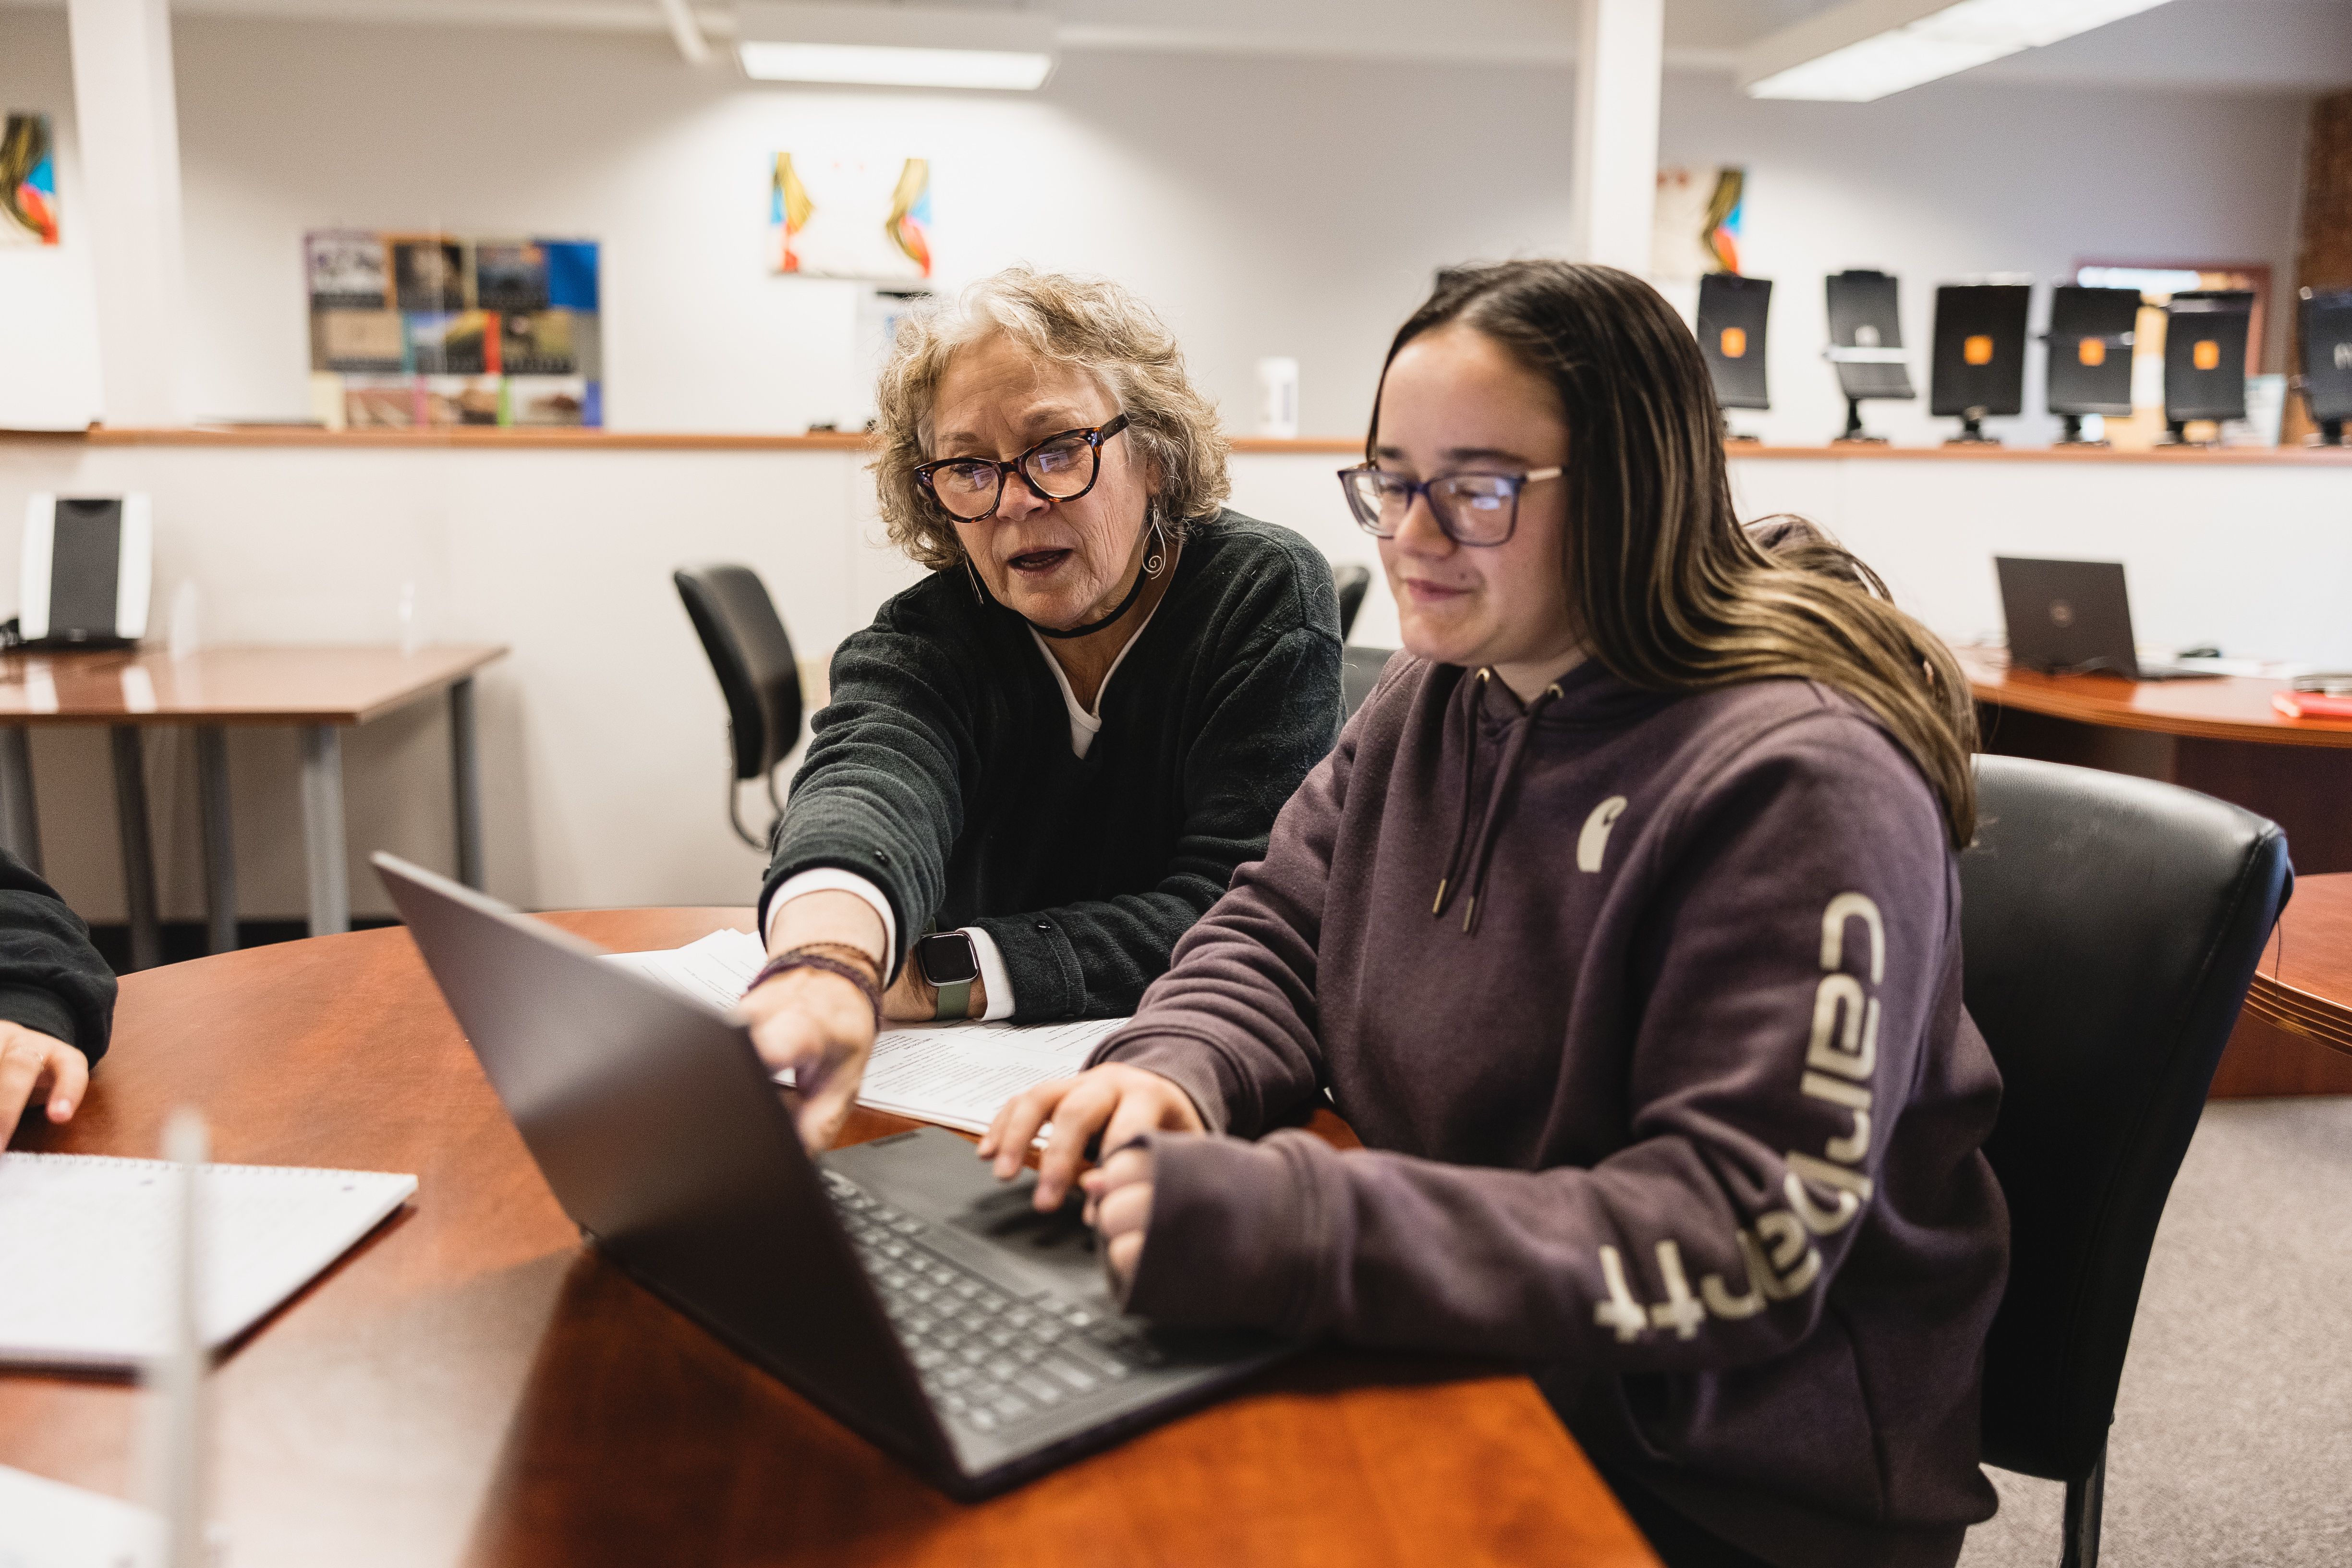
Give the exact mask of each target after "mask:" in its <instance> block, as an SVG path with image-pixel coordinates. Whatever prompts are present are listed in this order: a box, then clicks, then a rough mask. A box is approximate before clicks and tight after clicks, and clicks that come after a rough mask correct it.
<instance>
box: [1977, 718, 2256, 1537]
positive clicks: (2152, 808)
mask: <svg viewBox="0 0 2352 1568" xmlns="http://www.w3.org/2000/svg"><path fill="white" fill-rule="evenodd" d="M1977 788H1978V814H1979V816H1978V821H1979V826H1978V829H1977V842H1976V843H1975V844H1974V845H1973V846H1972V847H1970V848H1969V850H1968V852H1967V853H1965V854H1964V855H1962V856H1961V857H1960V883H1961V890H1962V899H1963V902H1962V909H1961V927H1962V932H1963V942H1964V949H1963V951H1964V952H1965V955H1966V956H1965V960H1964V963H1965V973H1964V984H1965V989H1966V994H1967V999H1968V1006H1969V1015H1970V1016H1973V1017H1974V1018H1975V1020H1976V1023H1977V1026H1978V1027H1979V1029H1981V1030H1983V1031H1984V1037H1985V1039H1986V1041H1987V1042H1988V1043H1989V1044H1990V1046H1991V1047H1992V1054H1993V1057H1994V1058H1995V1059H1996V1060H1997V1061H1998V1062H1999V1063H2000V1072H2001V1079H2002V1083H2003V1089H2002V1095H2001V1108H2000V1121H1999V1123H1998V1124H1997V1125H1996V1126H1995V1127H1994V1129H1993V1133H1992V1137H1991V1139H1990V1142H1987V1143H1986V1145H1985V1154H1986V1157H1987V1158H1988V1159H1989V1160H1990V1161H1991V1163H1992V1167H1993V1170H1994V1172H1995V1173H1996V1174H1998V1175H1999V1177H2000V1184H2001V1188H2002V1191H2003V1192H2004V1193H2005V1194H2007V1196H2008V1199H2009V1208H2010V1226H2011V1230H2010V1237H2011V1257H2010V1272H2009V1288H2008V1290H2007V1293H2006V1294H2005V1295H2004V1296H2003V1297H2002V1299H2001V1304H2000V1311H1999V1313H1998V1314H1997V1315H1996V1316H1995V1318H1994V1320H1993V1325H1992V1331H1991V1337H1990V1340H1989V1341H1988V1342H1987V1344H1986V1346H1985V1380H1984V1457H1985V1459H1986V1461H1987V1462H1988V1463H1990V1464H1994V1465H1998V1466H2000V1468H2003V1469H2008V1470H2016V1471H2020V1472H2021V1473H2023V1474H2025V1475H2029V1476H2041V1477H2043V1478H2045V1479H2051V1480H2060V1481H2064V1482H2065V1483H2066V1541H2065V1545H2064V1549H2063V1558H2062V1568H2095V1563H2097V1561H2098V1552H2099V1508H2100V1493H2101V1489H2102V1486H2103V1484H2104V1482H2105V1475H2106V1455H2107V1428H2108V1427H2109V1426H2111V1425H2112V1424H2113V1422H2114V1420H2115V1411H2116V1384H2117V1383H2118V1382H2120V1381H2121V1379H2122V1377H2123V1367H2124V1352H2125V1351H2126V1348H2127V1347H2128V1346H2129V1344H2130V1342H2131V1329H2132V1318H2133V1315H2134V1314H2135V1313H2136V1312H2137V1310H2138V1307H2139V1291H2140V1283H2141V1280H2142V1279H2143V1277H2144V1276H2145V1275H2146V1273H2147V1255H2148V1248H2149V1247H2150V1245H2151V1244H2152V1243H2153V1242H2154V1241H2155V1239H2156V1226H2157V1221H2158V1218H2160V1217H2161V1216H2162V1215H2163V1213H2164V1203H2165V1198H2166V1196H2167V1195H2168V1194H2169V1193H2170V1192H2171V1190H2172V1179H2173V1176H2174V1174H2175V1173H2177V1172H2178V1171H2179V1168H2180V1160H2181V1156H2182V1155H2183V1154H2184V1153H2185V1152H2187V1151H2188V1148H2189V1135H2190V1134H2191V1133H2193V1132H2194V1131H2196V1130H2197V1119H2198V1117H2199V1115H2200V1113H2201V1112H2202V1111H2203V1110H2204V1106H2205V1091H2206V1089H2207V1088H2208V1086H2209V1085H2210V1083H2211V1081H2212V1078H2213V1068H2214V1067H2215V1065H2216V1064H2217V1063H2218V1062H2219V1061H2220V1060H2221V1049H2222V1047H2223V1046H2224V1045H2225V1044H2227V1043H2228V1040H2229V1037H2230V1030H2231V1026H2232V1025H2233V1024H2234V1023H2235V1022H2236V1021H2237V1016H2238V1007H2239V1005H2240V1004H2241V1003H2242V1002H2243V1001H2244V999H2245V994H2246V987H2247V985H2248V984H2249V983H2251V982H2252V978H2253V973H2254V967H2255V965H2256V964H2257V963H2259V962H2260V961H2261V958H2262V952H2263V944H2264V943H2265V942H2267V941H2268V940H2269V937H2270V932H2271V928H2272V927H2273V925H2274V924H2275V923H2276V922H2277V920H2278V915H2279V911H2280V910H2281V909H2283V908H2284V907H2285V904H2286V900H2287V895H2288V893H2289V891H2290V890H2291V889H2292V888H2293V886H2294V872H2293V870H2292V869H2291V868H2289V866H2288V863H2287V846H2286V839H2285V837H2284V835H2283V834H2282V833H2281V832H2280V831H2279V829H2278V826H2277V825H2276V824H2275V823H2272V822H2269V821H2267V820H2265V819H2264V818H2263V817H2259V816H2254V815H2253V814H2252V812H2248V811H2242V810H2240V809H2239V808H2238V807H2236V806H2234V805H2226V804H2225V803H2223V802H2221V801H2218V800H2214V799H2211V798H2210V797H2209V796H2206V795H2196V794H2193V793H2191V792H2190V791H2188V790H2185V789H2179V788H2177V787H2175V786H2173V785H2171V784H2157V783H2154V782H2151V781H2149V780H2147V779H2138V778H2129V777H2126V776H2124V775H2122V774H2119V773H2097V772H2094V771H2092V770H2090V769H2087V768H2070V767H2061V766H2058V765H2057V764H2055V763H2035V762H2027V761H2025V760H2023V759H2021V758H2017V757H1993V756H1987V757H1979V758H1978V759H1977Z"/></svg>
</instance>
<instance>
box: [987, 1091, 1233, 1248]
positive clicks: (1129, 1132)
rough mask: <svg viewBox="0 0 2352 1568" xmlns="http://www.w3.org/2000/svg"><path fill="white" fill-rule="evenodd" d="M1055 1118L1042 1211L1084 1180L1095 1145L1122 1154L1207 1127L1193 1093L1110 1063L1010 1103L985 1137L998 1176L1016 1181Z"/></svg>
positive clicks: (1044, 1162) (1041, 1178)
mask: <svg viewBox="0 0 2352 1568" xmlns="http://www.w3.org/2000/svg"><path fill="white" fill-rule="evenodd" d="M1047 1122H1051V1123H1053V1133H1052V1135H1051V1136H1050V1137H1048V1138H1047V1139H1046V1141H1045V1154H1044V1156H1043V1157H1042V1158H1041V1159H1040V1160H1039V1161H1038V1162H1037V1190H1036V1195H1035V1198H1034V1202H1035V1203H1036V1205H1037V1208H1038V1210H1039V1211H1040V1212H1041V1213H1049V1212H1051V1211H1052V1210H1054V1209H1056V1208H1059V1207H1060V1206H1061V1205H1062V1199H1063V1198H1064V1197H1065V1196H1066V1195H1067V1194H1068V1193H1069V1190H1070V1187H1071V1185H1072V1184H1074V1183H1075V1182H1076V1180H1077V1174H1078V1166H1079V1165H1080V1164H1081V1163H1083V1162H1084V1161H1085V1159H1086V1152H1087V1145H1088V1144H1089V1143H1092V1142H1095V1140H1096V1139H1097V1136H1099V1137H1100V1139H1101V1145H1100V1146H1101V1147H1102V1149H1104V1150H1105V1151H1107V1152H1117V1151H1118V1150H1119V1149H1122V1148H1124V1147H1126V1146H1127V1145H1128V1144H1129V1143H1131V1142H1134V1141H1135V1140H1136V1139H1138V1138H1140V1137H1141V1136H1143V1134H1145V1133H1147V1132H1202V1131H1207V1129H1206V1127H1204V1126H1203V1125H1202V1121H1201V1113H1200V1111H1199V1110H1196V1109H1195V1108H1194V1107H1193V1104H1192V1096H1191V1095H1188V1094H1186V1093H1185V1092H1184V1091H1183V1090H1182V1089H1180V1088H1178V1087H1177V1086H1176V1084H1175V1082H1174V1081H1173V1080H1172V1079H1164V1078H1161V1077H1160V1075H1159V1074H1158V1073H1156V1072H1147V1071H1145V1070H1144V1069H1143V1068H1132V1067H1128V1066H1125V1065H1123V1064H1122V1063H1118V1062H1105V1063H1104V1064H1103V1065H1102V1066H1100V1067H1098V1068H1087V1070H1086V1071H1085V1072H1082V1073H1080V1074H1078V1075H1077V1077H1076V1078H1062V1079H1054V1080H1053V1081H1052V1082H1050V1083H1041V1084H1039V1085H1038V1086H1037V1087H1036V1088H1035V1089H1030V1090H1028V1091H1027V1092H1026V1093H1024V1094H1018V1095H1015V1096H1013V1098H1012V1099H1011V1100H1006V1101H1005V1102H1004V1107H1003V1110H999V1111H998V1112H997V1113H996V1120H995V1121H992V1122H991V1123H989V1127H988V1132H987V1134H986V1135H985V1136H984V1137H982V1139H981V1141H980V1157H981V1158H982V1159H983V1160H991V1159H992V1160H994V1161H995V1162H996V1179H997V1180H998V1181H1001V1182H1002V1181H1010V1180H1012V1179H1013V1176H1014V1175H1015V1174H1017V1173H1019V1171H1020V1169H1021V1161H1022V1157H1023V1156H1024V1154H1026V1153H1027V1152H1028V1150H1029V1143H1030V1141H1031V1140H1032V1139H1034V1138H1035V1137H1036V1136H1037V1131H1038V1129H1039V1128H1041V1127H1044V1126H1045V1124H1046V1123H1047Z"/></svg>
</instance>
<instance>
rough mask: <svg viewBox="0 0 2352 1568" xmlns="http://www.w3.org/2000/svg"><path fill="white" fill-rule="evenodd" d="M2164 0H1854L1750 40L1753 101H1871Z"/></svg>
mask: <svg viewBox="0 0 2352 1568" xmlns="http://www.w3.org/2000/svg"><path fill="white" fill-rule="evenodd" d="M2163 3H2164V0H1957V3H1955V0H1851V3H1850V4H1848V5H1841V6H1838V7H1837V8H1836V9H1834V10H1832V11H1827V12H1824V13H1822V15H1820V16H1813V17H1811V18H1808V19H1807V20H1805V21H1803V22H1801V23H1799V24H1797V25H1796V26H1793V27H1788V28H1784V29H1783V30H1781V31H1780V32H1778V33H1775V34H1773V35H1772V36H1771V37H1767V38H1763V39H1759V41H1758V42H1756V43H1754V44H1752V45H1750V46H1749V47H1748V48H1747V49H1746V50H1745V51H1743V52H1742V54H1741V57H1740V67H1739V85H1740V87H1741V89H1743V90H1745V91H1746V92H1747V94H1748V96H1749V97H1750V98H1798V99H1815V100H1833V101H1839V102H1846V103H1867V102H1870V101H1871V100H1874V99H1880V98H1885V97H1886V96H1887V95H1888V94H1889V93H1895V92H1901V91H1902V90H1903V89H1906V88H1912V87H1917V86H1918V85H1919V84H1920V83H1922V82H1928V81H1934V80H1936V79H1937V78H1939V77H1947V76H1951V75H1953V74H1955V73H1956V72H1959V71H1964V70H1969V69H1972V68H1975V67H1977V66H1980V65H1984V64H1987V63H1989V62H1990V61H1992V60H1997V59H2000V58H2004V57H2006V56H2009V55H2013V54H2017V53H2019V52H2021V50H2025V49H2031V48H2039V47H2042V46H2043V45H2045V44H2053V43H2056V42H2057V41H2058V40H2059V39H2061V38H2071V37H2074V35H2075V34H2077V33H2086V32H2089V31H2090V30H2091V29H2092V28H2094V27H2103V26H2106V25H2107V24H2108V23H2109V22H2113V21H2116V20H2118V19H2120V18H2122V17H2125V16H2132V15H2133V14H2135V13H2137V12H2140V11H2147V10H2150V9H2153V8H2154V7H2155V6H2157V5H2162V4H2163Z"/></svg>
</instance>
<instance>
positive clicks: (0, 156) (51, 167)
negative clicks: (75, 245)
mask: <svg viewBox="0 0 2352 1568" xmlns="http://www.w3.org/2000/svg"><path fill="white" fill-rule="evenodd" d="M54 147H55V143H54V142H51V141H50V139H49V117H48V116H47V115H46V114H16V113H11V114H10V115H9V116H8V117H7V119H6V120H5V121H0V246H10V247H13V246H22V245H55V244H57V243H58V164H57V159H56V156H55V154H54Z"/></svg>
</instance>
